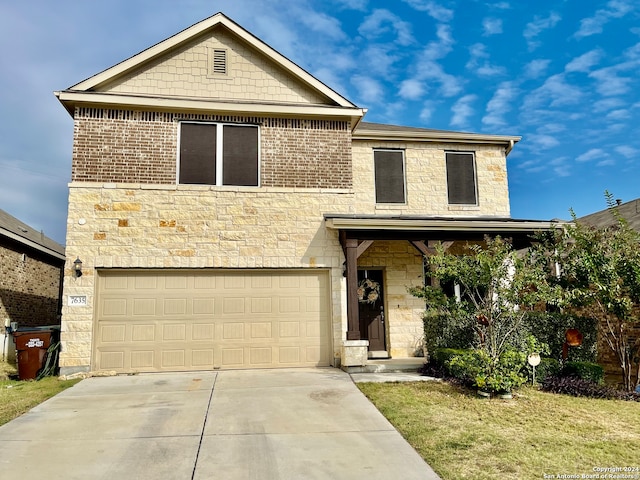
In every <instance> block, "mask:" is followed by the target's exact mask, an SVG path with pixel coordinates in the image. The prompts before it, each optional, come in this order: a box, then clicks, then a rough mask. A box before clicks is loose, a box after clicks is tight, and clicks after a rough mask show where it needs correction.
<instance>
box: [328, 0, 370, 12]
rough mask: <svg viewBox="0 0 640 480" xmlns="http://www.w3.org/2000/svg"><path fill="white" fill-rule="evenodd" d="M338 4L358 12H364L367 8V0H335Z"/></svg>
mask: <svg viewBox="0 0 640 480" xmlns="http://www.w3.org/2000/svg"><path fill="white" fill-rule="evenodd" d="M335 1H336V2H338V4H340V5H342V6H343V7H344V8H349V9H351V10H360V11H364V10H366V8H367V4H368V3H369V0H335Z"/></svg>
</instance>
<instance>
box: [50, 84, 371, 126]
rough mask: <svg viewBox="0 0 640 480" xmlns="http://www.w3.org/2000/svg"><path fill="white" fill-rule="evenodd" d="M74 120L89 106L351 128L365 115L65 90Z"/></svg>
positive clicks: (63, 98)
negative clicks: (335, 122)
mask: <svg viewBox="0 0 640 480" xmlns="http://www.w3.org/2000/svg"><path fill="white" fill-rule="evenodd" d="M54 93H55V95H56V97H58V100H59V101H60V102H61V103H62V104H63V105H64V107H65V108H66V110H67V111H68V112H69V114H70V115H71V116H73V114H74V110H75V107H77V106H89V107H99V108H133V109H143V110H159V111H180V112H189V111H197V112H201V113H206V112H210V113H233V114H244V115H265V116H274V115H275V116H296V117H303V118H304V117H321V118H327V119H340V120H347V119H348V120H349V121H351V124H352V125H355V124H357V122H358V121H359V120H360V119H361V118H362V116H363V115H364V114H365V110H363V109H361V108H357V107H338V106H330V105H318V104H316V105H309V104H304V105H300V104H284V103H269V104H267V103H249V102H240V101H231V102H228V101H220V100H214V99H202V98H184V97H155V96H147V95H127V94H113V93H99V92H84V91H75V90H63V91H60V92H54Z"/></svg>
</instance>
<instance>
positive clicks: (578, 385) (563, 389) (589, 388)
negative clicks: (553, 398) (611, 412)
mask: <svg viewBox="0 0 640 480" xmlns="http://www.w3.org/2000/svg"><path fill="white" fill-rule="evenodd" d="M541 387H542V390H543V391H545V392H551V393H561V394H565V395H572V396H574V397H588V398H603V399H608V400H628V401H635V402H640V394H637V393H633V392H627V391H624V390H617V389H615V388H613V387H610V386H607V385H604V384H597V383H594V382H592V381H590V380H586V379H584V378H579V377H564V376H550V377H547V378H546V379H545V380H544V381H543V382H542V385H541Z"/></svg>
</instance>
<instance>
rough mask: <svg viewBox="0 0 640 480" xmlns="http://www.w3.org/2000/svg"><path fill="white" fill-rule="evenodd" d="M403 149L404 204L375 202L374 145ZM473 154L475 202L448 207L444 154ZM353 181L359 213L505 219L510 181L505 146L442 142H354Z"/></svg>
mask: <svg viewBox="0 0 640 480" xmlns="http://www.w3.org/2000/svg"><path fill="white" fill-rule="evenodd" d="M375 148H389V149H401V150H404V151H405V165H406V167H405V168H406V170H405V171H406V183H407V203H406V205H400V204H398V205H391V204H385V205H376V204H375V183H374V181H375V179H374V169H373V149H375ZM447 151H464V152H474V153H475V158H476V177H477V185H478V205H477V206H468V205H449V204H448V198H447V170H446V163H445V152H447ZM353 172H354V179H353V185H354V190H355V193H356V210H357V211H358V212H359V213H377V214H381V215H384V214H389V215H391V214H394V215H410V214H413V215H425V216H429V215H443V216H474V215H488V216H496V217H503V218H508V217H509V216H510V207H509V185H508V181H507V162H506V157H505V153H504V148H503V147H498V146H491V145H462V144H442V143H411V142H409V143H401V142H373V141H360V140H354V142H353Z"/></svg>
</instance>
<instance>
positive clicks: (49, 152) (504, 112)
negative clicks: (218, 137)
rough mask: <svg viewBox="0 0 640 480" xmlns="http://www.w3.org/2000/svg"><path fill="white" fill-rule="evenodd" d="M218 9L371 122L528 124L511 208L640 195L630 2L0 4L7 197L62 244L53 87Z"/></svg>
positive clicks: (597, 205)
mask: <svg viewBox="0 0 640 480" xmlns="http://www.w3.org/2000/svg"><path fill="white" fill-rule="evenodd" d="M218 11H222V12H223V13H225V14H226V15H228V16H229V17H231V18H232V19H234V20H235V21H236V22H238V23H239V24H240V25H242V26H243V27H244V28H246V29H247V30H249V31H251V32H252V33H253V34H254V35H256V36H258V37H259V38H261V39H262V40H264V41H265V42H266V43H268V44H269V45H270V46H272V47H273V48H275V49H276V50H278V51H279V52H280V53H282V54H284V55H285V56H287V57H288V58H289V59H291V60H293V61H294V62H296V63H297V64H298V65H300V66H301V67H303V68H304V69H306V70H307V71H309V72H310V73H312V74H313V75H315V76H316V77H318V78H319V79H320V80H322V81H324V82H325V83H326V84H328V85H329V86H330V87H332V88H334V89H335V90H337V91H338V92H340V93H341V94H343V95H344V96H346V97H347V98H349V99H350V100H351V101H353V102H354V103H355V104H357V105H358V106H360V107H364V108H368V109H369V113H368V114H367V116H366V120H367V121H371V122H382V123H393V124H400V125H410V126H417V127H426V128H436V129H447V130H460V131H471V132H480V133H491V134H505V135H521V136H522V137H523V139H522V141H521V142H520V143H519V144H517V145H516V147H515V149H514V150H513V152H512V153H511V154H510V155H509V158H508V169H509V185H510V191H511V214H512V217H514V218H526V219H540V220H548V219H552V218H568V217H569V209H570V208H573V209H574V210H575V212H576V213H577V215H578V216H581V215H586V214H589V213H592V212H595V211H598V210H601V209H603V208H605V207H606V205H605V201H604V191H605V190H609V191H611V192H612V193H613V195H614V197H616V198H620V199H622V200H623V201H629V200H632V199H635V198H638V197H640V188H639V187H638V180H639V179H640V175H639V174H640V166H639V163H638V161H637V159H638V157H639V155H640V75H639V73H640V21H639V20H640V4H638V2H637V1H636V0H609V1H607V0H603V1H601V0H567V1H564V2H563V1H559V0H553V1H545V0H537V1H535V2H528V1H527V2H523V1H516V0H508V1H490V0H485V1H474V0H466V1H459V2H456V1H445V0H393V1H376V0H316V1H311V0H297V1H295V2H291V1H290V0H269V1H262V0H219V1H213V0H210V1H204V0H202V1H199V0H184V1H180V2H177V1H175V0H128V1H122V0H111V1H104V2H88V1H86V0H56V1H51V0H31V1H28V2H26V1H25V2H9V1H5V2H2V3H0V48H1V49H2V55H0V68H1V71H2V75H0V108H1V111H2V115H1V116H0V172H1V174H0V208H1V209H3V210H5V211H7V212H9V213H10V214H12V215H14V216H16V217H18V218H19V219H20V220H22V221H23V222H25V223H27V224H29V225H31V226H32V227H34V228H36V229H38V230H44V232H45V234H46V235H48V236H50V237H51V238H53V239H54V240H57V241H58V242H60V243H64V235H65V229H66V214H67V211H66V208H67V203H66V202H67V184H68V181H69V178H70V168H71V153H72V136H73V121H72V119H71V117H70V116H69V115H68V114H67V113H66V111H65V110H64V109H63V108H62V106H61V105H60V104H59V103H58V101H57V100H56V98H55V97H54V95H53V91H55V90H63V89H65V88H67V87H69V86H71V85H73V84H75V83H77V82H79V81H81V80H83V79H85V78H87V77H89V76H91V75H93V74H95V73H98V72H100V71H102V70H104V69H105V68H108V67H110V66H112V65H114V64H116V63H118V62H120V61H121V60H124V59H125V58H128V57H129V56H131V55H134V54H136V53H138V52H139V51H141V50H143V49H145V48H147V47H149V46H151V45H153V44H155V43H157V42H159V41H162V40H164V39H165V38H167V37H169V36H170V35H173V34H174V33H177V32H178V31H180V30H183V29H184V28H187V27H189V26H190V25H192V24H194V23H196V22H198V21H200V20H202V19H204V18H206V17H209V16H211V15H213V14H214V13H216V12H218Z"/></svg>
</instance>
